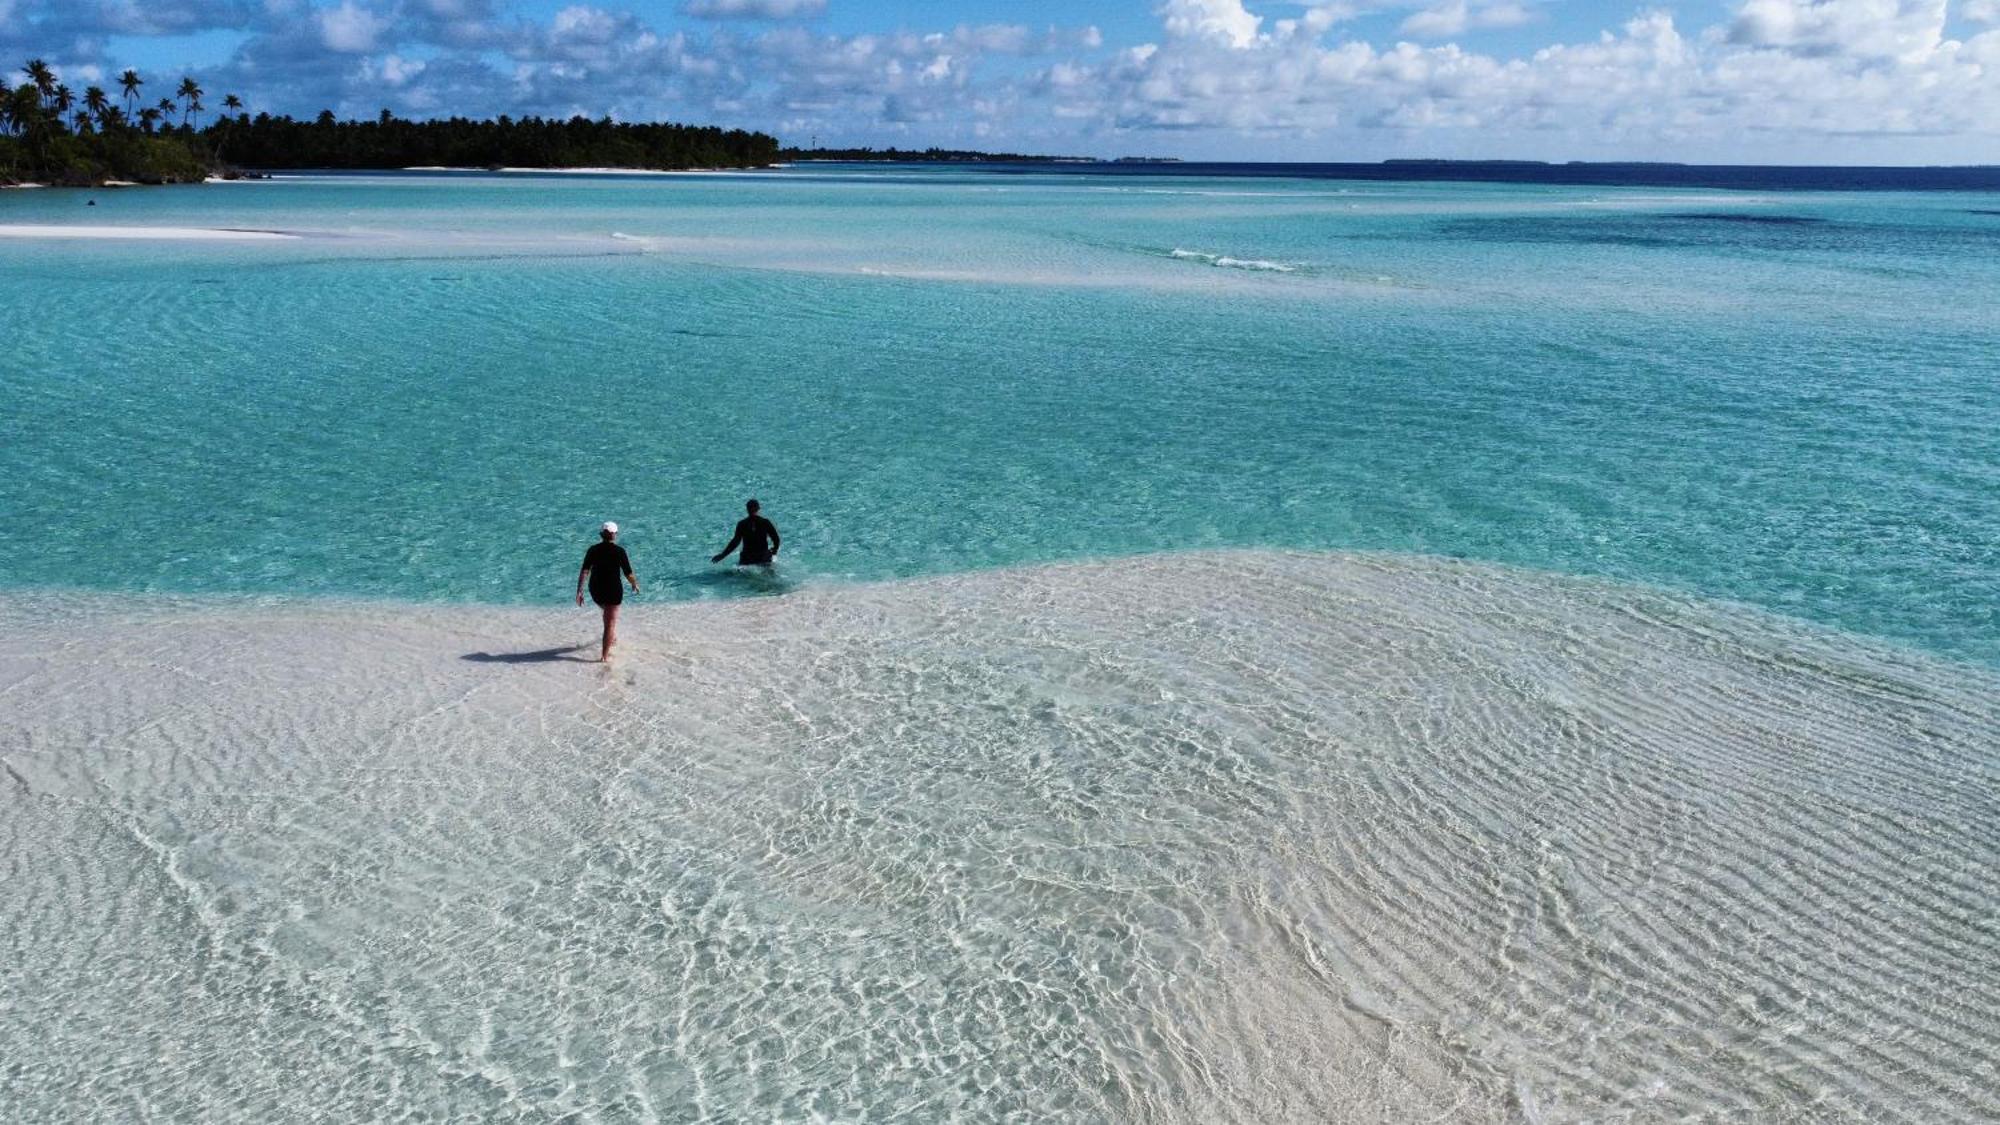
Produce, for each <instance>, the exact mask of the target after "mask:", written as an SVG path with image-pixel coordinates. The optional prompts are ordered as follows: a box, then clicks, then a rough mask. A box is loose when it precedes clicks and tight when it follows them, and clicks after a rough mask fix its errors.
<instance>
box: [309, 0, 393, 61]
mask: <svg viewBox="0 0 2000 1125" xmlns="http://www.w3.org/2000/svg"><path fill="white" fill-rule="evenodd" d="M318 16H319V38H320V42H321V43H323V44H325V45H326V49H327V50H329V51H338V52H341V53H343V54H361V53H363V52H366V51H372V50H374V49H375V40H376V38H377V37H378V36H380V35H381V34H382V31H383V29H384V28H387V27H388V26H389V21H388V20H387V19H384V18H383V17H381V16H379V15H376V14H375V13H374V12H371V11H369V10H368V9H366V8H360V7H356V6H355V4H354V0H341V5H340V7H338V8H327V9H324V10H322V11H320V12H319V13H318Z"/></svg>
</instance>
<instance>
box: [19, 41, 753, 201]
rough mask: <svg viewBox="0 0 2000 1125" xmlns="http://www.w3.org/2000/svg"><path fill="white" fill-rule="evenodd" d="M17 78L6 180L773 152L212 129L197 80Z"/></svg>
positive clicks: (231, 101) (732, 144)
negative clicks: (114, 83)
mask: <svg viewBox="0 0 2000 1125" xmlns="http://www.w3.org/2000/svg"><path fill="white" fill-rule="evenodd" d="M21 73H22V74H23V75H25V76H26V78H27V80H26V81H25V82H22V83H21V84H20V85H19V86H16V87H14V88H13V89H11V90H10V89H8V88H7V87H6V86H5V85H4V84H0V184H6V183H26V182H34V183H50V184H71V185H85V184H98V183H103V182H105V181H106V180H132V181H135V182H138V183H185V182H190V181H197V180H200V179H202V178H203V177H205V176H208V175H211V174H223V175H232V174H236V170H237V169H241V168H250V169H264V168H272V169H278V168H405V167H411V166H422V165H445V166H450V167H492V166H509V167H522V168H581V167H605V168H657V169H675V168H751V167H761V166H763V165H767V164H770V163H773V162H774V161H775V160H777V157H778V141H777V139H776V138H775V137H771V136H769V135H767V134H764V133H749V132H745V131H743V130H741V129H729V130H724V129H721V128H717V127H715V126H699V125H676V124H671V123H648V124H630V123H624V122H616V121H611V120H609V119H599V120H594V121H593V120H590V119H588V118H584V117H572V118H569V119H568V120H555V119H546V118H540V117H527V118H522V119H520V120H515V119H513V118H509V117H504V116H503V117H501V118H499V119H498V120H493V121H473V120H468V119H466V118H463V117H453V118H450V119H446V120H433V121H406V120H402V119H400V118H397V117H395V116H394V115H392V114H391V113H390V112H389V111H388V110H386V109H385V110H383V111H382V113H381V115H380V116H379V117H377V118H376V119H375V120H373V121H340V120H337V119H336V118H335V117H334V115H333V112H332V111H331V110H328V111H325V112H322V113H321V114H320V115H319V116H318V117H317V118H316V119H314V120H311V121H298V120H294V119H293V118H291V117H273V116H271V115H269V114H266V113H259V114H257V115H256V116H255V117H252V116H250V114H249V113H248V112H247V111H246V109H245V107H244V105H243V101H242V99H240V98H238V97H237V96H236V95H235V94H225V95H223V98H222V101H221V107H222V113H221V114H219V115H218V116H216V117H215V118H213V119H210V120H209V121H208V122H207V123H206V124H204V123H203V119H202V118H203V114H205V113H206V112H207V111H208V106H207V104H206V103H205V102H204V100H203V99H204V98H206V97H207V96H208V92H207V91H206V90H204V89H202V87H201V83H200V82H198V81H197V80H196V79H194V78H193V77H191V76H190V77H185V78H182V79H181V80H180V83H179V84H178V85H177V86H175V87H174V88H173V89H174V93H173V96H172V97H163V98H160V99H159V100H158V101H154V102H150V103H149V102H148V100H147V95H146V94H145V93H144V89H145V86H146V80H145V79H144V78H143V77H142V76H141V75H140V74H139V72H138V71H136V70H127V71H125V72H124V73H123V74H121V75H120V76H119V79H118V87H119V93H118V94H117V95H112V94H110V93H108V92H107V91H105V90H104V89H103V88H102V87H99V86H89V87H86V88H85V89H84V91H83V93H82V94H81V95H79V94H77V93H76V92H75V91H74V90H72V89H71V88H70V87H69V86H68V85H67V84H65V83H63V82H61V81H60V80H59V79H58V78H57V76H56V74H55V72H54V70H53V69H52V68H51V67H50V66H49V65H48V64H47V63H46V62H45V61H43V60H41V59H30V60H29V61H28V62H27V63H26V64H24V65H23V66H22V67H21Z"/></svg>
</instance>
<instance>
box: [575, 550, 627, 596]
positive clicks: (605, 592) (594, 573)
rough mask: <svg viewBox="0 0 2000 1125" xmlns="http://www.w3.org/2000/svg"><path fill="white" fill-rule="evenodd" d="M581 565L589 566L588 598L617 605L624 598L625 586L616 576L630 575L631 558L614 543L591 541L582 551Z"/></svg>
mask: <svg viewBox="0 0 2000 1125" xmlns="http://www.w3.org/2000/svg"><path fill="white" fill-rule="evenodd" d="M583 565H585V566H587V567H589V568H590V600H591V601H594V602H596V603H597V604H598V605H618V604H620V603H621V602H623V601H624V600H625V586H624V584H623V583H621V582H620V581H619V580H618V578H619V576H620V575H626V576H630V575H631V573H632V560H631V559H630V558H628V557H626V554H625V548H623V547H620V546H619V545H618V544H616V543H593V544H591V547H590V550H588V551H585V552H584V553H583Z"/></svg>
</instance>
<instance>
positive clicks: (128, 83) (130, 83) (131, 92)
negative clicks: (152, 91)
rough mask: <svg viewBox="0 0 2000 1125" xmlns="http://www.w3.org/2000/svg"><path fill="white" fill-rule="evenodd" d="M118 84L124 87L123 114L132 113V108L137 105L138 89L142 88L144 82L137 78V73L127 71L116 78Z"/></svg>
mask: <svg viewBox="0 0 2000 1125" xmlns="http://www.w3.org/2000/svg"><path fill="white" fill-rule="evenodd" d="M118 84H119V85H120V86H123V87H125V112H126V113H132V112H134V110H133V107H134V106H136V105H138V104H139V87H141V86H144V85H145V84H146V80H145V79H143V78H141V77H139V72H138V71H136V70H127V71H126V72H125V73H123V74H121V75H119V76H118Z"/></svg>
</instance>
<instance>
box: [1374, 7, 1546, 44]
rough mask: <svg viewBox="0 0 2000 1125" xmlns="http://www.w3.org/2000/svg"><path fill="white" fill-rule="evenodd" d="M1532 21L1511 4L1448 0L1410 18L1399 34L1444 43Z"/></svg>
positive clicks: (1522, 11)
mask: <svg viewBox="0 0 2000 1125" xmlns="http://www.w3.org/2000/svg"><path fill="white" fill-rule="evenodd" d="M1534 18H1535V15H1534V13H1533V12H1531V11H1529V10H1528V9H1527V8H1525V7H1523V6H1521V5H1520V4H1517V3H1513V2H1511V0H1488V2H1482V3H1468V0H1447V2H1445V3H1442V4H1433V5H1431V6H1430V7H1428V8H1425V9H1423V10H1422V11H1419V12H1416V13H1414V14H1412V15H1411V16H1410V17H1409V18H1408V19H1405V20H1404V21H1403V24H1402V27H1401V29H1400V30H1401V31H1402V32H1403V34H1405V35H1414V36H1417V37H1418V38H1422V39H1446V38H1450V37H1451V36H1454V35H1463V34H1465V33H1466V32H1468V31H1474V30H1477V29H1480V28H1489V27H1518V26H1520V25H1521V24H1524V23H1527V22H1529V21H1530V20H1532V19H1534Z"/></svg>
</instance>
